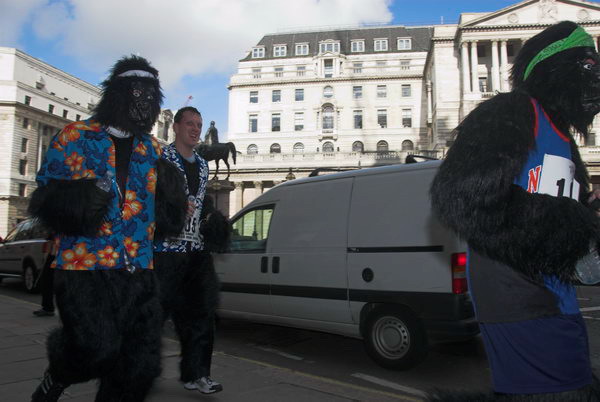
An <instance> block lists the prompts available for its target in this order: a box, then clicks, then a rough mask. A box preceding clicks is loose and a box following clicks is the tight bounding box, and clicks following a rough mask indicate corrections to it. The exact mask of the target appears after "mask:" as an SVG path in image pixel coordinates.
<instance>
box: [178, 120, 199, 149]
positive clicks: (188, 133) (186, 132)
mask: <svg viewBox="0 0 600 402" xmlns="http://www.w3.org/2000/svg"><path fill="white" fill-rule="evenodd" d="M173 130H175V134H176V136H177V137H176V140H177V142H179V143H180V144H182V145H184V146H186V147H189V148H194V147H195V146H196V145H198V142H199V141H200V133H201V132H202V117H200V115H198V114H196V113H194V112H189V111H187V112H183V115H182V116H181V120H180V121H179V123H173Z"/></svg>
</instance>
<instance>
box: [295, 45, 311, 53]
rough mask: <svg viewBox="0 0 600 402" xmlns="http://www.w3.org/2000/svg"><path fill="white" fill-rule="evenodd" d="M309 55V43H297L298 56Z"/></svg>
mask: <svg viewBox="0 0 600 402" xmlns="http://www.w3.org/2000/svg"><path fill="white" fill-rule="evenodd" d="M307 55H308V43H296V56H307Z"/></svg>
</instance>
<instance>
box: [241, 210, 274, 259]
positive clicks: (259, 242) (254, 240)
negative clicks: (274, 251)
mask: <svg viewBox="0 0 600 402" xmlns="http://www.w3.org/2000/svg"><path fill="white" fill-rule="evenodd" d="M273 208H274V207H273V206H268V207H264V208H259V209H253V210H251V211H248V212H246V213H245V214H244V215H242V216H240V217H239V218H238V219H236V220H235V222H233V233H232V236H231V251H233V252H236V251H247V252H255V253H260V252H264V251H265V250H266V248H267V239H268V237H269V224H270V223H271V217H272V216H273Z"/></svg>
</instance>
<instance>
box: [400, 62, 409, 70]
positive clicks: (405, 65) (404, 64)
mask: <svg viewBox="0 0 600 402" xmlns="http://www.w3.org/2000/svg"><path fill="white" fill-rule="evenodd" d="M409 69H410V60H400V70H409Z"/></svg>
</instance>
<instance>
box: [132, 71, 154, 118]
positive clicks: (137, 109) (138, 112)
mask: <svg viewBox="0 0 600 402" xmlns="http://www.w3.org/2000/svg"><path fill="white" fill-rule="evenodd" d="M129 94H130V98H129V99H130V101H129V117H130V118H131V120H133V121H134V122H135V123H136V124H137V125H139V126H145V125H147V124H148V122H149V121H150V120H151V119H152V116H153V111H154V110H153V108H154V107H155V105H156V104H157V102H158V101H157V99H156V97H157V96H156V90H155V88H154V85H153V84H152V83H149V82H145V81H132V82H131V87H130V91H129Z"/></svg>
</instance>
